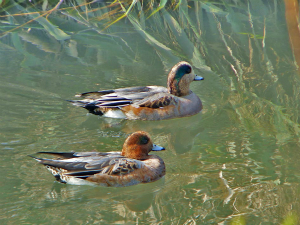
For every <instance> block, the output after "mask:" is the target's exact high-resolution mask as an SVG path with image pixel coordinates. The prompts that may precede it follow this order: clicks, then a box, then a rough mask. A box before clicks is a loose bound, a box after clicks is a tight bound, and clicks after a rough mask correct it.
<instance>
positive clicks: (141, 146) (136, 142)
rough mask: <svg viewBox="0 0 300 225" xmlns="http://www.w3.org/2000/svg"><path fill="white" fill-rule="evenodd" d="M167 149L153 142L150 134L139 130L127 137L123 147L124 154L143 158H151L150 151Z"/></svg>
mask: <svg viewBox="0 0 300 225" xmlns="http://www.w3.org/2000/svg"><path fill="white" fill-rule="evenodd" d="M161 150H165V148H164V147H161V146H158V145H155V144H153V142H152V140H151V138H150V135H149V134H148V133H147V132H145V131H137V132H134V133H132V134H131V135H129V136H128V137H127V139H126V140H125V142H124V145H123V149H122V153H121V155H122V156H125V157H127V158H131V159H138V160H143V159H147V158H149V156H148V153H149V152H150V151H161Z"/></svg>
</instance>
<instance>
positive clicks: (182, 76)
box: [168, 61, 204, 97]
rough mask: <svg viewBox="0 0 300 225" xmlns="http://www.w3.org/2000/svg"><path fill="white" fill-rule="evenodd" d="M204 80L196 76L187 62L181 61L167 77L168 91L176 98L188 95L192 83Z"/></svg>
mask: <svg viewBox="0 0 300 225" xmlns="http://www.w3.org/2000/svg"><path fill="white" fill-rule="evenodd" d="M199 80H204V78H203V77H200V76H198V75H196V74H195V73H194V71H193V68H192V66H191V65H190V64H189V63H188V62H184V61H181V62H179V63H177V64H176V65H175V66H173V68H172V69H171V71H170V73H169V75H168V91H169V93H170V94H172V95H176V96H178V97H180V96H185V95H188V94H189V93H190V92H191V91H190V83H191V82H192V81H199Z"/></svg>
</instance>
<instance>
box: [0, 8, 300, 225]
mask: <svg viewBox="0 0 300 225" xmlns="http://www.w3.org/2000/svg"><path fill="white" fill-rule="evenodd" d="M275 3H276V2H275ZM275 3H274V5H273V4H271V5H267V4H265V5H264V4H263V3H261V5H260V4H258V5H252V6H249V7H248V6H245V9H248V10H249V11H248V12H247V11H243V10H242V9H241V10H240V11H239V10H235V11H230V10H229V8H226V7H224V8H223V10H224V12H222V13H221V12H215V13H216V14H214V13H213V10H212V11H209V10H208V8H207V7H209V5H207V6H206V5H202V7H203V8H202V9H203V11H201V10H200V11H199V18H200V21H199V22H200V24H201V29H202V36H201V37H202V39H201V41H202V44H203V46H205V48H206V50H205V51H204V52H206V53H207V54H206V55H203V51H200V50H199V52H202V57H203V60H204V61H205V64H206V66H208V67H209V68H211V70H212V72H208V67H205V66H204V65H201V63H199V64H198V65H197V63H196V61H195V58H193V59H192V57H194V56H193V54H188V53H186V52H184V50H182V51H181V50H178V49H179V48H180V47H178V49H176V51H177V54H174V57H170V56H167V55H163V54H158V52H156V51H155V50H154V49H153V48H152V47H153V46H151V45H150V44H149V42H146V41H143V39H142V38H141V36H140V33H137V32H135V31H134V29H131V30H130V32H129V34H128V33H127V32H124V33H123V34H122V32H120V33H119V34H118V36H119V37H122V38H124V39H125V40H127V41H128V42H127V45H128V48H127V49H126V48H125V47H124V46H123V44H122V42H118V41H116V42H118V43H119V45H117V44H114V43H116V42H112V43H110V44H108V45H107V46H106V45H100V44H99V46H97V35H95V36H96V37H95V39H94V42H90V40H85V39H84V38H83V36H80V35H77V36H76V35H74V36H73V37H72V38H71V41H70V40H68V42H67V41H66V43H63V44H62V46H64V47H61V48H57V45H54V44H53V45H52V50H53V51H52V52H51V51H50V52H49V51H46V50H45V49H43V48H42V47H41V46H38V45H36V44H31V43H30V42H26V41H25V40H26V38H24V37H25V36H24V35H25V34H24V33H22V32H19V33H18V32H15V33H12V34H8V35H7V36H5V37H3V38H2V40H1V41H2V42H1V43H2V45H1V46H0V75H1V83H0V105H1V111H0V113H1V114H0V124H1V125H0V131H1V136H0V148H1V152H0V153H1V158H0V165H1V176H0V219H1V220H0V221H1V224H62V223H64V224H98V223H102V224H134V223H137V224H152V223H153V224H155V223H165V224H217V223H220V224H222V223H224V224H231V223H234V222H240V223H241V224H246V223H247V224H280V223H283V221H286V220H288V219H290V220H291V221H296V220H297V215H299V211H300V205H299V200H298V196H299V184H300V173H299V171H300V168H299V165H300V164H299V126H298V122H299V118H298V114H299V113H298V112H299V81H300V77H299V73H298V71H297V69H298V67H297V58H294V55H293V51H294V50H293V49H292V48H291V45H290V42H289V40H290V39H289V33H288V28H287V26H286V21H285V12H284V5H283V3H282V2H281V3H276V4H275ZM260 6H265V7H260ZM192 9H193V8H192ZM258 9H260V10H261V11H258ZM192 13H194V11H192V10H191V14H192ZM193 19H195V21H196V17H195V16H194V17H193ZM123 22H124V23H128V21H121V22H119V23H117V24H116V25H113V26H116V27H115V29H118V25H120V24H122V23H123ZM148 26H150V25H148ZM187 29H191V28H190V27H188V28H187ZM33 32H34V31H33ZM148 32H151V27H148ZM190 32H191V30H190ZM34 34H35V35H36V36H38V35H40V33H38V32H36V33H34ZM22 35H23V36H22ZM98 35H99V34H98ZM153 35H154V34H153ZM253 35H256V36H253ZM128 36H130V37H128ZM20 37H23V39H22V38H20ZM39 38H40V39H43V38H45V40H46V38H48V39H49V38H50V39H51V36H49V37H46V36H45V37H43V36H40V37H39ZM99 38H100V35H99ZM105 38H108V37H105ZM176 38H178V40H179V39H180V38H179V37H176ZM24 39H25V40H24ZM192 39H193V38H190V40H191V42H193V43H194V44H195V46H197V47H199V49H200V47H201V45H199V42H198V41H197V39H195V38H194V39H193V40H192ZM108 40H109V41H108V42H110V41H111V39H109V38H108ZM129 40H130V41H129ZM180 40H181V39H180ZM180 40H179V43H180V44H181V43H182V42H180ZM18 41H19V42H20V44H19V45H17V44H16V42H18ZM85 41H86V42H85ZM99 41H100V39H99ZM101 41H102V42H101V43H103V41H104V40H101ZM171 41H172V40H170V42H171ZM55 43H56V44H57V42H55ZM165 43H167V42H165ZM4 44H5V45H4ZM58 44H59V43H58ZM72 44H73V45H75V44H76V47H75V48H72V49H73V50H74V49H77V51H78V54H77V55H76V54H75V55H76V57H75V55H74V54H73V55H72V54H70V52H68V51H70V49H66V46H69V47H70V46H71V45H72ZM59 45H60V44H59ZM9 46H10V47H9ZM16 46H18V47H16ZM37 46H38V47H37ZM55 46H56V47H55ZM105 46H106V47H107V49H105V48H104V47H105ZM183 46H184V45H183ZM183 46H181V48H182V47H183ZM44 47H45V46H44ZM169 47H170V48H172V47H174V46H172V45H171V44H170V46H169ZM55 48H56V49H55ZM95 48H96V49H97V50H98V51H97V52H95V51H94V50H95ZM181 56H182V57H181ZM189 57H190V58H189ZM177 59H178V60H187V61H191V62H192V64H193V62H194V64H193V65H194V67H195V71H196V73H198V74H199V75H201V76H203V77H205V80H204V81H201V82H194V83H193V84H192V85H191V89H192V90H193V91H194V92H195V93H196V94H197V95H198V96H200V98H201V99H202V101H203V106H204V109H203V111H202V113H200V114H198V115H195V116H192V117H188V118H180V119H173V120H166V121H151V122H147V121H128V120H118V119H108V118H102V117H98V116H94V115H88V114H87V111H86V110H84V109H81V108H77V107H74V106H72V105H70V104H69V103H68V102H66V101H65V100H66V99H73V98H74V95H75V94H77V93H80V92H85V91H93V90H99V89H113V88H119V87H126V86H141V85H162V86H165V85H166V81H167V71H168V70H169V69H170V68H171V66H172V65H174V64H175V63H177V61H176V60H177ZM203 71H207V73H204V72H203ZM137 130H144V131H147V132H149V133H150V134H151V136H152V137H153V140H154V143H156V144H158V145H161V146H164V147H165V148H166V151H164V152H158V153H155V154H158V155H159V156H160V157H161V158H163V159H164V161H165V164H166V176H165V177H164V178H163V179H161V180H159V181H157V182H154V183H150V184H141V185H136V186H131V187H126V188H104V187H93V186H72V185H65V184H60V183H57V182H56V181H54V178H53V177H52V175H51V174H50V173H49V172H48V171H47V170H46V169H45V168H43V167H42V166H41V165H39V164H38V163H36V161H34V160H32V158H30V157H28V155H32V154H34V153H35V152H37V151H94V150H96V151H101V152H105V151H114V150H116V151H120V150H121V148H122V144H123V142H124V140H125V138H126V137H127V136H128V134H130V133H132V132H134V131H137Z"/></svg>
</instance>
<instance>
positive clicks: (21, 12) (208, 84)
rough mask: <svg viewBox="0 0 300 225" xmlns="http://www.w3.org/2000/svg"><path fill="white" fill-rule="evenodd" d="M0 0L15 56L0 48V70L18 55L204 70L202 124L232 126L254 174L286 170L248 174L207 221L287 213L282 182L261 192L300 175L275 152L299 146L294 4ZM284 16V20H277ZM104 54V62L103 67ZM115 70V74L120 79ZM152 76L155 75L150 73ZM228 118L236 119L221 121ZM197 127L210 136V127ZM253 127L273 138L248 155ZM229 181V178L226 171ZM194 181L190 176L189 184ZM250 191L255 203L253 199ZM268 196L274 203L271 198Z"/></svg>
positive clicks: (238, 152) (210, 151)
mask: <svg viewBox="0 0 300 225" xmlns="http://www.w3.org/2000/svg"><path fill="white" fill-rule="evenodd" d="M0 4H1V7H0V51H1V52H2V53H5V52H6V51H7V52H8V51H10V52H14V53H15V57H14V58H13V60H12V59H11V58H6V56H5V54H1V55H0V68H3V70H2V73H4V70H5V65H7V64H13V63H18V64H20V65H21V67H22V68H23V69H24V70H26V69H28V70H29V69H30V70H41V68H42V70H43V71H45V72H51V73H68V74H72V73H74V74H76V73H78V74H79V73H82V72H83V71H84V70H89V71H90V74H91V75H90V78H95V79H96V77H97V76H102V75H103V76H108V74H109V76H116V75H114V73H112V71H113V70H114V68H115V67H132V66H134V67H135V70H137V71H139V70H141V71H142V70H147V71H150V70H153V68H151V65H149V60H151V61H155V63H156V64H160V65H162V66H163V67H164V69H165V70H168V69H169V68H170V67H171V66H172V65H174V64H175V63H177V62H178V61H180V60H186V61H189V62H191V64H192V65H193V66H194V67H195V68H196V71H197V72H199V73H200V74H205V75H204V76H205V79H206V80H205V86H204V85H203V86H202V87H201V88H202V91H201V96H202V99H203V100H204V105H205V107H204V111H203V119H202V120H201V122H200V123H201V126H203V127H205V126H207V125H208V124H210V126H212V125H215V126H222V127H219V131H220V132H223V134H231V135H229V137H228V143H227V144H228V146H225V147H226V149H229V150H228V151H229V152H231V153H232V154H233V155H234V156H235V157H233V158H232V159H231V160H232V161H233V160H237V161H236V163H241V164H243V165H244V164H245V165H246V164H247V166H245V174H246V173H252V172H253V173H255V174H259V173H260V169H261V168H262V167H263V166H264V165H265V164H269V163H273V164H275V166H274V168H275V167H276V169H278V168H279V167H280V170H281V171H284V173H279V172H278V171H276V169H274V170H273V171H268V174H265V176H261V177H259V176H258V177H257V178H255V179H254V178H253V180H251V182H250V181H247V182H249V184H248V185H249V186H248V187H244V188H245V189H247V188H248V189H247V191H245V193H242V194H241V195H239V196H238V195H237V194H236V195H234V196H233V197H232V199H233V198H235V201H236V202H235V204H236V205H237V206H239V207H240V209H241V210H240V211H239V212H237V211H235V210H234V209H232V215H227V217H226V218H221V216H220V219H219V220H215V221H214V222H216V221H217V222H220V221H221V220H231V218H234V217H235V216H240V217H236V218H238V219H233V220H232V221H233V222H232V224H246V222H247V217H244V216H243V215H246V214H247V211H248V210H249V209H250V210H252V213H253V217H256V218H257V217H259V216H261V215H263V214H264V211H268V210H269V211H268V212H272V213H273V214H274V215H277V214H278V213H279V212H281V215H283V216H285V215H290V214H289V210H288V209H287V205H288V204H293V203H295V202H294V201H297V200H290V202H284V203H285V204H283V205H282V206H278V205H280V204H279V203H278V202H281V201H284V200H283V199H282V198H281V196H280V193H281V194H282V196H284V195H285V192H286V191H287V190H286V189H284V188H282V187H281V188H278V189H279V194H277V195H276V196H271V194H270V193H269V191H270V192H271V190H272V189H274V188H276V187H277V185H278V184H282V183H291V182H293V181H294V180H295V179H296V178H297V177H299V176H300V174H293V175H291V174H292V172H291V168H290V167H289V166H288V164H289V163H285V164H282V161H285V162H292V163H291V164H295V161H293V160H294V159H291V158H289V157H288V155H286V158H284V157H283V156H285V154H284V152H287V151H291V149H294V148H293V146H292V145H296V147H299V143H300V130H299V119H300V118H299V111H300V104H299V102H300V101H299V100H300V99H299V98H300V96H299V95H300V77H299V75H300V74H299V67H298V65H299V62H300V54H299V52H298V51H299V49H300V48H297V45H298V43H300V42H299V39H298V36H297V35H299V30H298V33H297V29H298V28H297V26H296V27H295V22H296V25H297V24H298V14H299V12H298V11H297V10H294V11H293V9H294V8H297V9H299V7H294V8H293V7H290V5H291V4H292V5H295V4H296V5H297V4H298V3H297V1H293V0H291V1H279V0H278V1H277V0H274V1H270V0H256V1H250V0H248V1H247V0H246V1H236V0H232V1H230V0H216V1H207V0H189V1H188V0H169V1H167V0H161V1H154V0H143V1H138V0H132V1H126V0H124V1H101V0H95V1H84V0H70V1H67V0H60V1H57V0H55V1H54V0H40V1H38V0H37V1H34V0H32V1H29V0H23V1H22V0H19V1H13V0H9V1H7V0H6V1H5V0H0ZM288 10H290V11H288ZM284 15H286V18H287V19H286V21H287V22H286V21H285V20H283V19H282V18H284V17H285V16H284ZM286 31H287V32H286ZM287 34H288V35H287ZM133 37H134V38H133ZM297 40H298V41H297ZM141 46H142V47H141ZM62 59H63V60H62ZM49 61H51V62H52V63H49ZM106 62H111V64H110V65H112V66H106V65H107V63H106ZM50 65H55V66H50ZM99 66H101V71H102V74H99V72H98V70H99ZM114 66H115V67H114ZM142 68H143V69H142ZM7 70H9V69H8V68H7ZM6 72H7V74H9V73H10V71H6ZM0 73H1V72H0ZM262 74H263V75H262ZM122 76H123V74H118V77H119V79H122ZM153 77H154V78H155V79H160V77H159V76H157V75H156V74H154V75H153ZM20 79H22V78H20ZM199 93H200V92H199ZM224 112H226V113H225V114H224ZM227 120H228V121H229V120H230V121H235V123H230V124H229V123H225V122H223V121H227ZM205 132H206V134H207V135H208V134H209V133H210V130H209V129H207V130H206V131H205ZM237 136H239V137H240V138H239V139H238V138H237ZM254 136H255V138H256V140H260V142H261V145H264V144H265V143H269V142H272V143H273V142H274V149H268V150H267V151H264V152H261V153H260V156H261V158H256V157H255V156H254V157H251V154H253V152H254V151H256V150H258V149H259V148H258V147H257V146H256V144H255V143H252V137H254ZM241 137H242V138H241ZM240 140H241V141H240ZM233 142H234V143H235V144H234V145H232V143H233ZM292 143H293V144H292ZM196 144H198V143H197V142H196ZM201 144H203V146H205V148H206V151H207V152H206V154H207V157H208V156H210V155H212V157H213V158H214V160H219V161H218V162H219V163H223V162H224V160H227V159H224V157H223V155H222V153H220V151H221V150H220V148H225V147H224V143H222V144H220V143H214V140H213V139H212V140H211V142H210V143H209V142H207V143H201ZM199 145H200V144H199ZM226 151H227V150H226ZM290 156H291V154H290ZM216 158H217V159H216ZM245 158H246V159H247V160H246V161H247V162H246V161H243V160H244V159H245ZM266 159H268V160H266ZM269 159H272V162H270V161H269ZM229 161H230V160H229ZM282 167H284V168H282ZM297 167H299V164H297ZM298 169H299V170H298V171H300V168H298ZM233 171H234V169H233ZM249 171H250V172H249ZM293 171H295V170H293ZM232 173H234V172H232ZM236 179H237V180H238V179H240V180H243V178H242V177H237V178H236ZM251 179H252V178H251ZM269 181H270V182H269ZM231 182H232V183H231V184H232V185H234V184H235V183H234V179H232V180H231ZM268 182H269V183H268ZM200 183H201V181H200V180H199V179H198V180H196V181H195V184H190V185H188V187H187V189H189V188H190V189H189V190H192V189H193V188H194V187H195V185H196V184H197V185H200ZM193 190H194V189H193ZM259 190H260V191H259ZM288 191H291V192H292V191H293V190H290V189H289V190H288ZM190 192H192V191H190ZM187 194H189V193H188V192H187ZM270 196H271V197H270ZM258 198H260V200H261V203H260V204H258V203H256V202H255V201H256V199H258ZM264 198H266V199H264ZM270 199H272V200H273V201H274V202H275V201H277V202H276V203H274V202H272V200H270ZM274 199H276V200H274ZM264 200H265V201H264ZM190 201H191V202H193V200H190ZM212 201H214V199H213V200H212ZM229 201H230V199H229ZM199 202H200V201H199ZM270 202H271V203H274V204H278V205H277V206H278V207H277V208H272V207H270V205H268V204H269V203H270ZM264 203H265V205H264ZM271 203H270V204H271ZM191 204H192V203H191ZM219 204H220V203H219ZM224 204H226V203H225V201H224ZM296 207H297V209H298V210H299V209H300V206H299V205H297V206H296ZM175 210H178V211H180V209H175ZM187 213H188V212H187ZM206 213H207V214H208V215H209V214H210V212H206ZM229 214H230V213H229ZM292 215H293V214H292ZM210 216H212V217H213V216H215V215H213V213H212V214H210ZM239 218H241V219H239ZM282 218H283V217H279V216H278V217H274V218H272V219H273V221H271V222H273V223H279V222H281V221H282V220H281V219H282ZM291 218H292V219H290V220H293V221H295V220H296V219H295V218H296V217H295V218H294V217H291ZM198 219H199V220H201V219H203V218H202V217H200V218H198ZM245 221H246V222H245ZM257 221H258V220H257ZM286 221H289V220H288V219H286V220H284V224H288V222H286ZM180 222H181V223H183V222H185V221H180ZM187 223H188V222H187Z"/></svg>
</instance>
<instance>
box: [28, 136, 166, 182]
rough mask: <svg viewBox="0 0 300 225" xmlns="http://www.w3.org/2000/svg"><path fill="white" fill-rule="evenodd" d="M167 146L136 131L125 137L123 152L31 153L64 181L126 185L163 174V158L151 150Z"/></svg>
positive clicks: (159, 176) (148, 180) (154, 178)
mask: <svg viewBox="0 0 300 225" xmlns="http://www.w3.org/2000/svg"><path fill="white" fill-rule="evenodd" d="M164 149H165V148H163V147H160V146H158V145H155V144H153V143H152V140H151V139H150V136H149V134H148V133H147V132H144V131H137V132H135V133H133V134H131V135H130V136H128V138H127V139H126V140H125V143H124V145H123V149H122V152H106V153H104V152H38V153H42V154H50V155H54V156H56V157H57V158H56V159H45V158H37V157H34V156H31V157H33V158H34V159H36V160H37V161H38V162H39V163H41V164H43V165H45V166H46V167H47V169H48V170H49V171H50V172H51V173H52V174H53V175H54V177H55V178H56V180H57V181H59V182H61V183H69V184H77V185H81V184H98V185H101V186H110V187H124V186H130V185H135V184H139V183H148V182H153V181H156V180H158V179H160V178H161V177H163V176H164V175H165V164H164V161H163V160H162V159H161V158H160V157H158V156H156V155H148V153H149V152H150V151H160V150H164Z"/></svg>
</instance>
